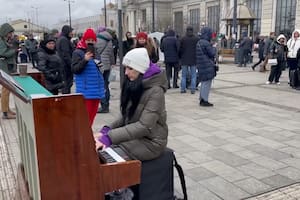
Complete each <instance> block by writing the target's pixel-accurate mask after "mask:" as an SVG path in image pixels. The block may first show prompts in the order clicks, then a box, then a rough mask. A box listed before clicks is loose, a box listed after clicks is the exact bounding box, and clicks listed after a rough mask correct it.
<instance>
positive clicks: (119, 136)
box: [108, 71, 168, 161]
mask: <svg viewBox="0 0 300 200" xmlns="http://www.w3.org/2000/svg"><path fill="white" fill-rule="evenodd" d="M143 85H144V88H145V90H144V94H143V95H142V97H141V100H140V103H139V105H138V106H137V109H136V111H135V113H134V115H133V117H132V119H131V120H130V121H128V119H125V121H124V120H123V118H122V117H120V118H119V119H117V120H116V121H115V122H113V123H112V124H110V125H109V127H110V128H112V130H111V131H110V132H109V133H108V135H109V137H110V139H111V140H112V144H116V145H119V146H120V147H121V148H123V149H124V150H125V151H126V152H128V153H129V155H130V156H131V157H133V158H135V159H139V160H142V161H143V160H151V159H154V158H157V157H158V156H159V155H160V154H161V153H162V152H163V151H164V149H165V147H166V145H167V138H168V126H167V124H166V121H167V112H166V107H165V95H164V93H165V92H166V90H167V80H166V75H165V73H164V71H163V72H160V73H159V74H156V75H154V76H152V77H150V78H148V79H144V81H143Z"/></svg>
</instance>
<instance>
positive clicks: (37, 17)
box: [31, 6, 40, 32]
mask: <svg viewBox="0 0 300 200" xmlns="http://www.w3.org/2000/svg"><path fill="white" fill-rule="evenodd" d="M31 8H33V9H35V20H36V21H35V23H36V26H37V32H39V29H40V28H39V14H38V9H39V7H37V6H31Z"/></svg>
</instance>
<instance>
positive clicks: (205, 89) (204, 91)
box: [199, 79, 212, 101]
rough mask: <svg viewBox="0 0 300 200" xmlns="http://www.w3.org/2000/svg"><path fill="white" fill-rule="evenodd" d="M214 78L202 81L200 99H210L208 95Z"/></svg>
mask: <svg viewBox="0 0 300 200" xmlns="http://www.w3.org/2000/svg"><path fill="white" fill-rule="evenodd" d="M211 83H212V79H211V80H208V81H202V82H201V86H200V96H199V99H200V100H201V99H203V100H204V101H208V95H209V91H210V88H211Z"/></svg>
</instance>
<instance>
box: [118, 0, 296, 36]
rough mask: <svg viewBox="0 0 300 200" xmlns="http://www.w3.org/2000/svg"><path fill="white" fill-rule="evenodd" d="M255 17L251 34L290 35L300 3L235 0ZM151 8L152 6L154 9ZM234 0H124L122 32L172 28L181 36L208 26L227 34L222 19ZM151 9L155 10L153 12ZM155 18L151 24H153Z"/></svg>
mask: <svg viewBox="0 0 300 200" xmlns="http://www.w3.org/2000/svg"><path fill="white" fill-rule="evenodd" d="M237 2H238V4H244V5H246V6H247V7H249V8H250V9H251V10H252V11H253V13H254V14H255V16H256V19H255V20H254V24H253V31H251V32H253V34H254V35H258V34H260V35H269V33H270V32H271V31H275V32H276V33H277V34H279V33H284V34H286V35H290V34H291V32H292V31H293V30H294V29H295V28H297V27H300V0H237ZM153 5H154V6H153ZM233 5H234V0H186V1H181V0H123V19H124V22H123V23H124V25H123V27H124V30H125V31H127V30H128V31H131V32H133V33H135V32H138V31H147V32H151V31H152V30H153V27H154V30H155V31H160V32H163V31H165V30H166V29H167V28H169V27H172V28H174V29H175V31H176V32H177V33H178V34H179V35H182V34H184V32H185V28H186V27H187V26H188V25H191V26H193V27H194V29H195V30H198V31H199V30H200V28H201V26H203V25H208V26H210V27H211V28H212V29H213V30H214V31H215V32H217V33H223V34H226V22H225V21H224V20H222V19H224V18H225V16H226V15H227V13H228V12H229V11H230V9H232V8H233ZM153 7H154V9H153ZM153 18H154V23H153Z"/></svg>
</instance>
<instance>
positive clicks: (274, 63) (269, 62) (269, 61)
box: [268, 58, 278, 66]
mask: <svg viewBox="0 0 300 200" xmlns="http://www.w3.org/2000/svg"><path fill="white" fill-rule="evenodd" d="M268 64H269V65H271V66H274V65H277V64H278V61H277V58H269V59H268Z"/></svg>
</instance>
